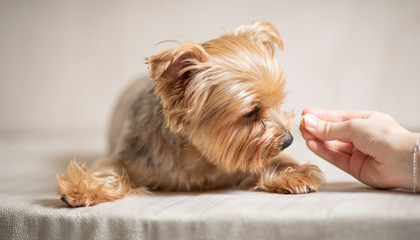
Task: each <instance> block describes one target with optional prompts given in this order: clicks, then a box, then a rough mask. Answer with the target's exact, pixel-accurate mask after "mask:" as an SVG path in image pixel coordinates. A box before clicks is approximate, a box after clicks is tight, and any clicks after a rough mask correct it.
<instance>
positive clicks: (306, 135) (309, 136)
mask: <svg viewBox="0 0 420 240" xmlns="http://www.w3.org/2000/svg"><path fill="white" fill-rule="evenodd" d="M301 134H302V137H303V139H305V140H306V141H308V140H310V139H314V138H315V136H314V135H312V134H311V133H310V132H308V131H307V130H306V129H302V130H301Z"/></svg>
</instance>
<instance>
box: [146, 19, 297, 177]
mask: <svg viewBox="0 0 420 240" xmlns="http://www.w3.org/2000/svg"><path fill="white" fill-rule="evenodd" d="M276 45H277V46H278V48H279V49H280V50H282V49H283V42H282V40H281V38H280V35H279V33H278V32H277V30H276V29H275V28H274V27H273V26H272V25H271V24H270V23H268V22H264V21H261V22H255V23H253V24H250V25H244V26H240V27H239V28H237V30H236V31H235V33H234V34H228V33H226V34H223V35H222V36H221V37H219V38H217V39H213V40H210V41H207V42H205V43H202V44H196V43H191V42H184V43H182V44H180V46H179V47H178V48H176V49H171V50H167V51H164V52H161V53H159V54H157V55H155V56H152V57H150V58H148V59H147V60H148V66H149V70H150V74H151V77H152V78H153V80H154V81H155V84H156V86H155V93H156V94H157V95H158V96H159V97H160V99H161V104H162V114H163V115H164V117H165V120H166V121H167V125H168V127H169V128H170V130H171V131H172V132H173V133H176V134H179V135H181V136H183V137H184V138H185V139H187V140H188V141H189V142H190V144H192V145H193V146H194V147H195V148H196V149H197V150H198V151H199V152H200V153H201V154H202V155H204V156H205V157H206V158H207V159H208V160H209V161H211V162H213V163H214V164H216V165H218V166H219V167H221V168H222V169H224V170H226V171H230V172H232V171H237V170H243V171H258V170H259V169H261V168H262V167H264V165H265V163H266V162H267V160H268V159H270V158H272V157H274V156H276V155H278V154H279V153H280V152H281V150H283V149H284V148H286V147H287V146H289V145H290V144H291V142H292V139H293V138H292V137H291V135H290V133H289V122H290V118H291V115H290V114H289V113H286V112H284V111H283V110H282V108H281V104H282V103H283V100H284V97H285V95H286V94H285V92H284V82H285V79H284V74H283V69H282V68H281V67H279V65H278V63H277V61H276V59H275V58H274V53H275V46H276Z"/></svg>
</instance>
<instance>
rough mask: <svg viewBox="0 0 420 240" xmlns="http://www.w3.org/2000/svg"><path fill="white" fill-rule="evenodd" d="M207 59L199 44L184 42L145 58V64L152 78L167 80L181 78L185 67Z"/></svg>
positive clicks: (185, 69)
mask: <svg viewBox="0 0 420 240" xmlns="http://www.w3.org/2000/svg"><path fill="white" fill-rule="evenodd" d="M207 59H208V56H207V53H206V52H205V51H204V49H203V48H202V47H201V46H200V45H198V44H196V43H192V42H184V43H182V44H181V45H180V46H179V47H178V48H175V49H171V50H166V51H163V52H161V53H159V54H157V55H154V56H152V57H149V58H147V64H148V66H149V71H150V76H151V77H152V79H153V80H155V81H165V82H169V81H179V80H182V79H180V78H181V77H182V75H183V74H184V73H185V72H186V71H188V70H189V69H187V68H191V66H193V65H196V64H197V63H200V62H205V61H207Z"/></svg>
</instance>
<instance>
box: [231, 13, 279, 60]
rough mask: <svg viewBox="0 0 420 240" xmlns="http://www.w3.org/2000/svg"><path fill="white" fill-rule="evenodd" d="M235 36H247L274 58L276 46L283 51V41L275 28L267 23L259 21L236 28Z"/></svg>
mask: <svg viewBox="0 0 420 240" xmlns="http://www.w3.org/2000/svg"><path fill="white" fill-rule="evenodd" d="M235 35H238V36H245V37H248V38H250V39H251V40H253V41H254V42H256V43H257V44H258V45H259V46H260V47H261V48H266V49H267V50H268V51H269V52H270V54H271V56H274V53H275V50H276V49H275V45H277V46H278V48H279V50H280V51H281V52H282V51H283V40H282V39H281V37H280V34H279V32H278V31H277V30H276V29H275V28H274V26H273V25H272V24H271V23H269V22H267V21H257V22H254V23H251V24H248V25H243V26H239V27H238V28H236V31H235Z"/></svg>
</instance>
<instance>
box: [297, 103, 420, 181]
mask: <svg viewBox="0 0 420 240" xmlns="http://www.w3.org/2000/svg"><path fill="white" fill-rule="evenodd" d="M302 115H303V120H302V123H301V126H300V130H301V133H302V136H303V138H304V139H305V141H306V145H307V146H308V148H309V149H310V150H311V151H312V152H314V153H315V154H316V155H318V156H320V157H321V158H324V159H325V160H327V161H328V162H330V163H332V164H334V165H336V166H337V167H338V168H340V169H342V170H344V171H345V172H347V173H349V174H351V175H352V176H354V177H355V178H356V179H358V180H359V181H361V182H363V183H365V184H367V185H369V186H372V187H377V188H396V187H399V188H404V189H412V187H413V186H412V185H413V174H412V172H413V149H414V145H415V142H416V140H417V139H419V138H420V134H419V133H412V132H410V131H408V130H406V129H405V128H403V127H401V126H400V125H399V124H398V123H397V122H396V121H395V120H394V119H393V118H392V117H390V116H389V115H386V114H383V113H379V112H369V111H329V110H322V109H314V108H308V109H305V110H304V111H303V112H302ZM418 187H420V184H419V186H418Z"/></svg>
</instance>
